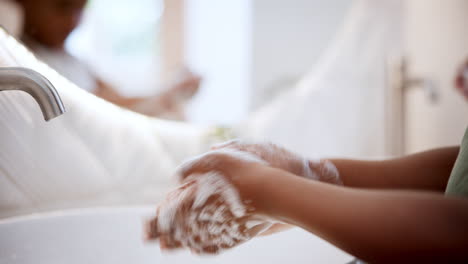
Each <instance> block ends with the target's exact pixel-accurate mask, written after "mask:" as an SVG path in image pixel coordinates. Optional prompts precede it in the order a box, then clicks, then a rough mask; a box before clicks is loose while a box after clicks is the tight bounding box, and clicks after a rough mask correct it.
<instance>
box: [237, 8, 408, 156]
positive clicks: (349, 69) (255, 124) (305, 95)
mask: <svg viewBox="0 0 468 264" xmlns="http://www.w3.org/2000/svg"><path fill="white" fill-rule="evenodd" d="M402 18H403V12H402V2H401V1H400V0H358V1H355V3H354V5H353V6H352V8H351V10H350V11H349V14H348V16H347V17H346V19H345V21H344V24H343V28H342V29H341V30H340V31H339V32H338V35H337V37H336V39H335V40H334V41H333V43H332V45H331V46H330V47H329V49H328V50H327V51H326V53H325V54H324V55H323V57H322V59H321V60H320V61H319V62H318V63H317V65H315V67H314V69H313V70H312V71H311V72H310V73H309V74H307V75H306V76H305V77H304V78H303V79H302V80H301V81H300V82H299V83H298V85H297V86H296V87H295V88H294V89H291V90H290V91H287V92H285V93H283V94H281V95H279V96H278V97H277V98H276V100H274V101H273V102H271V103H269V104H267V105H266V106H264V107H263V108H261V109H260V110H259V111H257V112H256V113H255V114H254V115H253V116H252V117H251V118H249V119H248V120H246V121H245V122H244V123H243V124H242V125H240V126H239V127H238V129H237V130H238V133H239V134H241V135H242V136H243V137H246V138H250V139H254V140H270V141H273V142H275V143H278V144H281V145H284V146H286V147H287V148H290V149H293V150H294V151H296V152H298V153H301V154H302V155H304V156H307V157H329V156H348V157H376V156H380V157H381V156H384V155H385V154H386V152H385V148H384V142H385V140H384V136H385V130H384V121H385V111H384V105H385V104H384V103H385V100H384V99H385V98H384V96H385V79H386V67H385V66H386V60H387V59H388V56H389V55H396V54H399V52H400V46H401V37H402V36H401V34H402V24H401V23H402Z"/></svg>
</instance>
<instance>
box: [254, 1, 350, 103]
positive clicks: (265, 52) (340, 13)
mask: <svg viewBox="0 0 468 264" xmlns="http://www.w3.org/2000/svg"><path fill="white" fill-rule="evenodd" d="M352 2H353V1H350V0H329V1H323V0H289V1H285V0H255V1H252V3H253V13H252V15H253V18H252V19H253V21H252V26H253V29H252V33H253V34H252V37H253V43H252V45H253V46H252V82H251V84H252V87H253V94H252V96H253V98H252V102H251V107H252V108H254V107H256V106H258V105H259V104H260V103H261V102H262V101H265V100H266V99H267V98H268V97H269V96H268V95H267V93H268V92H266V89H268V88H273V87H274V86H277V85H279V84H281V83H288V82H289V83H291V81H294V80H297V79H298V78H299V77H301V76H302V75H303V74H304V73H306V72H307V71H308V70H309V69H310V68H311V67H312V66H313V65H314V63H315V61H316V60H317V59H318V57H319V56H320V54H321V53H322V52H323V50H324V48H326V47H327V46H328V44H329V42H330V40H331V38H332V37H333V36H334V34H335V32H336V30H337V27H338V26H340V24H341V22H342V19H343V17H344V14H345V13H346V11H347V9H348V7H349V6H350V5H351V3H352Z"/></svg>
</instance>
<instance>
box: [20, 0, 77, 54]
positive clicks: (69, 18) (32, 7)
mask: <svg viewBox="0 0 468 264" xmlns="http://www.w3.org/2000/svg"><path fill="white" fill-rule="evenodd" d="M19 2H20V3H21V4H22V5H23V7H24V16H25V32H26V33H27V34H28V35H29V36H30V37H33V38H34V39H35V40H36V41H38V42H39V43H41V44H43V45H45V46H48V47H50V48H62V47H63V44H64V43H65V40H66V39H67V37H68V35H69V34H70V33H71V32H72V31H73V29H75V27H76V26H77V25H78V23H79V22H80V18H81V14H82V11H83V8H84V6H85V4H86V0H20V1H19Z"/></svg>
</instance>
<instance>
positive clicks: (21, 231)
mask: <svg viewBox="0 0 468 264" xmlns="http://www.w3.org/2000/svg"><path fill="white" fill-rule="evenodd" d="M153 212H154V209H153V208H146V207H141V208H100V209H83V210H69V211H63V212H54V213H47V214H36V215H30V216H26V217H18V218H11V219H4V220H0V263H21V264H23V263H51V264H53V263H88V264H93V263H99V264H103V263H112V264H120V263H122V264H123V263H125V264H128V263H203V264H210V263H223V264H224V263H227V264H229V263H233V264H234V263H236V264H239V263H252V262H256V263H287V262H289V263H346V262H347V261H349V260H351V256H349V255H348V254H346V253H344V252H343V251H341V250H338V249H336V248H335V247H333V246H332V245H330V244H328V243H326V242H325V241H323V240H321V239H320V238H318V237H316V236H314V235H312V234H310V233H307V232H305V231H302V230H300V229H293V230H291V231H287V232H283V233H280V234H275V235H272V236H269V237H262V238H256V239H254V240H252V241H250V242H248V243H246V244H244V245H241V246H239V247H237V248H235V249H233V250H230V251H227V252H224V253H222V254H221V255H218V256H214V257H212V256H211V257H207V256H204V257H200V256H195V255H192V254H191V253H190V252H187V251H178V252H175V253H161V252H160V250H159V247H158V245H157V243H146V242H144V241H143V223H144V221H145V220H146V219H148V218H149V217H150V216H152V214H153Z"/></svg>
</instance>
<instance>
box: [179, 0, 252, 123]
mask: <svg viewBox="0 0 468 264" xmlns="http://www.w3.org/2000/svg"><path fill="white" fill-rule="evenodd" d="M250 11H251V2H250V1H249V0H235V1H226V0H224V1H212V0H186V20H185V23H186V24H185V31H186V36H185V40H186V44H185V46H186V47H185V56H186V63H187V64H188V66H189V67H190V68H191V69H192V70H194V71H196V72H197V73H199V74H201V75H202V76H203V83H202V86H201V90H200V91H199V93H198V94H197V95H196V96H195V98H194V99H193V101H192V103H191V104H190V105H189V107H188V109H187V117H188V119H189V120H190V121H192V122H196V123H204V124H232V123H235V122H237V121H239V120H241V119H243V118H244V117H245V116H246V115H247V103H248V101H247V98H248V97H249V88H250V76H251V68H250V52H251V47H250V43H251V31H250V30H251V13H250Z"/></svg>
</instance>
